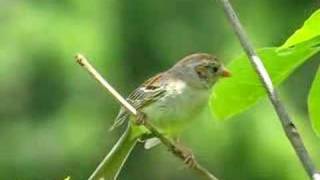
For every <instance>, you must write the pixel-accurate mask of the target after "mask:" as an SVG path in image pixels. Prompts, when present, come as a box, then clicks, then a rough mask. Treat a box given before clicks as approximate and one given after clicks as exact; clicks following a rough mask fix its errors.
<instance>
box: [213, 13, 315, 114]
mask: <svg viewBox="0 0 320 180" xmlns="http://www.w3.org/2000/svg"><path fill="white" fill-rule="evenodd" d="M319 15H320V13H319V11H317V13H315V14H313V15H312V16H311V17H310V18H309V19H308V20H307V21H306V23H305V24H304V26H303V27H302V28H301V29H300V30H299V31H297V32H296V33H294V34H293V35H292V36H291V37H290V38H289V39H288V41H287V42H286V43H285V44H284V45H283V46H282V47H281V48H277V47H271V48H261V49H258V50H257V52H258V54H259V55H260V57H261V58H262V60H263V63H264V65H265V67H266V69H267V70H268V72H269V74H270V76H271V78H272V80H273V83H274V84H275V85H279V84H281V83H282V82H283V81H284V80H285V79H286V78H287V77H288V76H289V75H290V74H291V73H292V72H293V71H294V70H295V69H296V68H298V67H299V66H300V65H302V64H303V63H304V62H305V61H306V60H308V59H309V58H310V57H311V56H312V55H314V54H315V53H317V52H318V51H319V50H320V48H319V47H317V45H319V43H320V31H318V32H314V31H313V29H316V28H318V29H320V24H319V23H317V19H319ZM307 32H308V34H307V35H306V33H307ZM311 32H313V33H311ZM288 46H290V48H283V47H288ZM228 68H229V69H230V71H231V72H232V74H233V77H232V78H230V79H224V80H222V81H221V82H219V84H217V85H216V87H215V88H214V90H213V94H212V96H211V99H210V105H211V109H212V110H213V113H214V114H215V115H216V116H217V117H218V118H219V119H226V118H228V117H230V116H232V115H235V114H237V113H239V112H242V111H244V110H246V109H247V108H249V107H250V106H251V105H253V104H254V103H256V102H257V101H258V100H259V99H260V98H262V97H263V96H264V95H265V94H266V92H265V90H264V89H263V87H262V84H261V82H259V80H258V77H257V75H256V73H255V72H254V71H253V69H252V67H251V65H250V63H249V61H248V59H247V56H246V55H244V54H243V55H241V56H240V57H238V58H236V59H234V60H233V61H232V62H231V63H230V64H229V66H228Z"/></svg>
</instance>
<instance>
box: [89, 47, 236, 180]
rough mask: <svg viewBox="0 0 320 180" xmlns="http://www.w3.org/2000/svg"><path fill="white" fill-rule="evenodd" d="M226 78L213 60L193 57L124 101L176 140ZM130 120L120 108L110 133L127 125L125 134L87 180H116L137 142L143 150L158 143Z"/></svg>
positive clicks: (210, 57)
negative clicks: (219, 81)
mask: <svg viewBox="0 0 320 180" xmlns="http://www.w3.org/2000/svg"><path fill="white" fill-rule="evenodd" d="M229 76H230V72H229V71H228V70H227V69H226V68H225V67H224V66H223V64H222V63H221V62H220V61H219V60H218V59H217V58H216V57H215V56H212V55H209V54H206V53H197V54H192V55H189V56H186V57H184V58H183V59H182V60H180V61H179V62H178V63H176V64H175V65H174V66H173V67H172V68H170V69H169V70H167V71H165V72H162V73H159V74H158V75H156V76H154V77H152V78H150V79H148V80H147V81H145V82H144V83H143V84H142V85H140V86H139V87H138V88H137V89H136V90H134V91H133V92H132V93H131V94H130V95H129V97H128V98H127V101H128V102H129V103H130V104H131V105H133V106H134V107H135V108H136V109H137V110H138V111H140V112H142V113H144V114H145V115H146V116H147V117H148V120H150V122H152V124H153V125H155V126H156V127H157V128H158V130H159V131H160V132H161V133H163V134H164V135H165V136H167V137H169V138H172V139H176V138H178V136H179V134H180V133H181V131H182V130H184V129H185V128H186V127H187V125H188V124H190V122H191V121H192V120H195V116H196V115H197V114H199V113H200V111H201V110H202V109H203V108H204V106H205V105H206V104H207V101H208V98H209V95H210V92H211V88H212V86H213V85H214V84H215V83H216V82H217V81H218V80H219V78H220V77H229ZM129 118H134V117H133V116H132V115H130V113H129V112H127V111H126V110H125V109H124V108H121V109H120V112H119V114H118V116H117V118H116V120H115V122H114V124H113V126H112V127H111V129H114V128H116V127H118V126H121V125H122V124H124V123H127V124H128V126H127V128H126V131H125V132H124V133H123V135H122V136H121V138H120V139H119V140H118V142H117V143H116V144H115V146H114V147H113V148H112V150H111V151H110V152H109V154H108V155H107V156H106V158H105V159H104V160H103V162H102V163H101V165H100V166H99V167H98V168H97V170H96V171H95V172H94V173H93V175H91V177H90V178H89V179H90V180H96V179H97V180H98V179H104V180H113V179H116V178H117V176H118V175H119V173H120V170H121V168H122V166H123V165H124V163H125V161H126V159H127V158H128V156H129V154H130V152H131V150H132V149H133V147H134V146H135V145H136V143H137V142H138V141H139V140H140V141H143V142H144V143H145V148H146V149H149V148H151V147H153V146H155V145H157V144H158V143H159V142H160V141H159V140H158V139H156V138H155V137H150V136H149V135H150V132H149V131H148V130H147V129H146V128H145V127H143V126H138V125H136V124H134V123H132V121H128V119H129Z"/></svg>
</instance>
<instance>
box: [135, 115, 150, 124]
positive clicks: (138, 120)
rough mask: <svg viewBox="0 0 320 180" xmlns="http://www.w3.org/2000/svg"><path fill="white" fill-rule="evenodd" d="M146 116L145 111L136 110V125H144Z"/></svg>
mask: <svg viewBox="0 0 320 180" xmlns="http://www.w3.org/2000/svg"><path fill="white" fill-rule="evenodd" d="M146 117H147V116H146V114H145V113H143V112H138V114H137V118H136V121H135V123H136V125H138V126H141V125H144V124H145V122H146Z"/></svg>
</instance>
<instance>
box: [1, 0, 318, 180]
mask: <svg viewBox="0 0 320 180" xmlns="http://www.w3.org/2000/svg"><path fill="white" fill-rule="evenodd" d="M232 2H233V4H234V6H235V8H236V10H237V11H238V13H239V15H240V17H241V20H242V22H243V24H244V25H245V27H246V30H247V31H248V33H249V35H250V37H251V39H252V41H253V42H254V44H255V45H256V47H265V46H277V45H280V44H282V43H283V42H284V41H285V40H286V38H287V37H289V36H290V35H291V34H292V33H293V32H294V30H296V29H297V28H298V27H300V26H301V25H302V23H303V21H304V20H305V19H306V18H308V17H309V16H310V14H311V13H312V12H313V11H314V10H315V9H317V8H318V7H319V6H320V2H319V1H317V0H257V1H246V0H233V1H232ZM77 52H81V53H84V54H85V55H87V56H88V57H89V58H90V59H91V60H92V63H93V64H94V65H95V66H96V67H97V68H98V69H99V71H101V72H102V73H103V74H104V75H105V77H107V79H108V80H109V81H110V82H111V83H112V84H113V85H114V86H115V87H116V88H117V89H118V90H119V91H120V92H121V93H122V94H124V95H128V94H129V93H130V91H132V90H133V89H134V88H135V87H137V86H138V85H139V84H140V83H141V82H143V81H144V80H145V79H147V78H148V77H150V76H152V75H153V74H155V73H157V72H159V71H163V70H165V69H166V68H169V67H170V66H171V65H172V64H174V63H175V62H176V61H177V60H178V59H180V58H182V57H183V56H185V55H188V54H191V53H194V52H209V53H213V54H216V55H217V56H219V57H220V58H221V59H223V60H224V62H226V63H227V62H228V61H230V60H231V59H232V58H233V57H236V56H237V55H239V53H241V52H242V50H241V47H240V46H239V43H238V41H237V39H236V38H235V36H234V34H233V32H232V31H231V28H230V26H229V24H228V23H227V21H226V18H225V17H224V14H223V12H222V9H221V7H220V6H219V5H218V3H217V2H215V1H212V0H200V1H199V0H162V1H151V0H92V1H85V0H0V179H19V180H25V179H26V180H28V179H31V180H43V179H50V180H51V179H59V180H60V179H63V178H65V177H67V176H71V177H72V179H86V178H88V176H89V175H90V173H91V172H92V171H93V170H94V169H95V167H96V166H97V164H98V163H99V162H100V161H101V160H102V158H103V157H104V156H105V154H106V153H107V152H108V151H109V150H110V149H111V147H112V146H113V144H114V143H115V142H116V140H117V138H118V137H119V136H120V134H121V133H122V130H121V129H117V130H115V131H113V132H108V128H109V127H110V125H111V123H112V122H113V119H114V118H115V116H116V114H117V111H118V109H119V105H118V104H117V103H116V102H115V101H114V100H113V98H112V97H111V96H110V95H108V94H107V93H106V92H105V90H104V89H102V88H101V87H100V86H99V85H98V84H97V83H96V82H95V81H94V80H93V79H92V78H91V77H90V76H89V75H88V74H87V73H86V72H85V71H84V70H82V69H81V68H80V67H79V66H78V65H77V64H76V63H75V62H74V59H73V57H74V55H75V53H77ZM319 58H320V56H319V55H318V56H316V57H313V58H312V60H310V61H308V62H307V63H306V64H304V65H303V67H301V68H299V69H298V70H297V71H296V72H295V73H294V74H293V75H292V76H291V77H290V78H289V79H288V80H287V81H286V82H285V83H284V84H283V85H282V86H281V87H280V91H281V97H282V99H283V100H284V101H285V104H286V106H287V107H288V109H289V112H290V114H291V115H292V116H294V120H295V122H296V124H297V126H298V129H299V130H300V131H301V134H302V137H303V139H304V140H305V144H306V146H307V148H308V150H309V151H310V153H311V156H312V158H313V159H314V161H315V163H316V164H317V166H318V167H320V156H319V152H320V139H319V138H317V137H316V136H315V134H314V133H313V132H312V129H311V127H310V122H309V119H308V111H307V106H306V99H307V94H308V91H309V88H310V85H311V82H312V78H313V76H314V74H315V71H316V69H317V66H318V64H319ZM317 60H318V61H317ZM182 141H183V142H184V144H186V145H187V146H189V147H190V148H192V149H193V151H194V153H195V155H196V157H197V158H198V160H199V161H200V162H201V163H202V164H203V165H204V166H205V167H208V169H210V170H211V171H212V172H214V173H215V174H216V176H218V177H219V178H221V179H223V180H234V179H237V180H248V179H250V180H251V179H257V180H264V179H268V180H270V179H272V180H303V179H308V178H307V176H306V173H305V172H304V171H303V168H302V166H301V165H300V163H299V161H298V159H297V157H296V155H295V153H294V151H293V149H292V148H291V146H290V144H289V142H288V140H287V139H286V137H285V135H284V133H283V131H282V129H281V126H280V123H279V121H278V120H277V117H276V115H275V113H274V111H273V109H272V108H271V105H270V103H269V102H268V101H267V100H266V99H264V100H263V101H260V102H259V103H258V104H257V105H255V106H254V107H253V108H252V109H251V110H249V111H247V112H245V113H242V114H240V115H237V116H235V117H234V118H232V119H230V120H228V121H225V122H221V121H218V120H217V119H214V118H212V116H211V115H210V112H209V110H208V109H207V110H206V111H204V112H203V114H201V115H200V117H199V120H197V121H196V122H195V123H194V124H192V125H191V128H190V129H188V130H187V131H186V132H185V133H184V134H183V135H182ZM197 178H198V177H197V176H196V175H194V174H193V173H192V172H190V170H188V169H184V168H183V165H182V163H181V162H180V160H178V159H176V158H175V157H173V156H172V155H171V154H170V153H169V152H167V151H166V149H165V147H163V146H159V147H157V148H154V149H152V150H149V151H145V150H144V149H143V148H142V145H138V146H137V147H136V148H135V149H134V151H133V153H132V155H131V156H130V157H129V159H128V162H127V164H126V165H125V168H124V170H123V171H122V173H121V175H120V179H128V180H132V179H139V180H140V179H141V180H142V179H146V180H147V179H155V180H166V179H170V180H171V179H197Z"/></svg>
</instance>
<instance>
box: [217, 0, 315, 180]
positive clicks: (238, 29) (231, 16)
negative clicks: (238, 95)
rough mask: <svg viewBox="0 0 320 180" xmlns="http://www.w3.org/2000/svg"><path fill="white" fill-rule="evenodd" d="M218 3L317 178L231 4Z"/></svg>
mask: <svg viewBox="0 0 320 180" xmlns="http://www.w3.org/2000/svg"><path fill="white" fill-rule="evenodd" d="M219 1H220V3H221V4H222V5H223V8H224V11H225V13H226V15H227V17H228V20H229V21H230V23H231V25H232V27H233V30H234V31H235V33H236V35H237V37H238V39H239V41H240V43H241V45H242V47H243V49H244V51H245V52H246V54H247V56H248V57H249V60H250V62H251V65H252V66H253V68H254V70H255V71H256V73H257V74H258V76H259V78H260V80H261V82H262V84H263V86H264V88H265V89H266V92H267V93H268V97H269V99H270V101H271V103H272V104H273V107H274V109H275V111H276V112H277V115H278V117H279V120H280V122H281V124H282V127H283V129H284V131H285V133H286V135H287V137H288V139H289V140H290V142H291V145H292V147H293V148H294V150H295V152H296V154H297V155H298V157H299V159H300V161H301V163H302V165H303V167H304V169H305V170H306V172H307V174H308V175H309V176H310V178H311V179H314V180H319V179H320V177H319V176H320V175H319V173H317V172H316V168H315V166H314V164H313V162H312V161H311V158H310V156H309V153H308V151H307V150H306V148H305V146H304V143H303V141H302V139H301V138H300V135H299V132H298V130H297V129H296V127H295V125H294V124H293V122H292V120H291V117H290V116H289V114H288V112H287V111H286V109H285V108H284V105H283V104H282V102H281V101H280V98H279V97H278V93H277V91H276V90H275V88H274V87H273V84H272V80H271V78H270V76H269V73H268V72H267V70H266V69H265V67H264V65H263V63H262V61H261V59H260V57H259V56H258V55H257V53H256V52H255V50H254V48H253V46H252V45H251V42H250V41H249V38H248V37H247V35H246V33H245V31H244V29H243V27H242V25H241V23H240V20H239V18H238V16H237V15H236V13H235V11H234V10H233V8H232V6H231V4H230V3H229V1H228V0H219Z"/></svg>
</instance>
